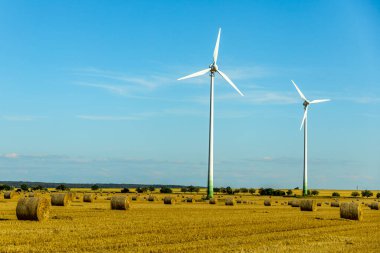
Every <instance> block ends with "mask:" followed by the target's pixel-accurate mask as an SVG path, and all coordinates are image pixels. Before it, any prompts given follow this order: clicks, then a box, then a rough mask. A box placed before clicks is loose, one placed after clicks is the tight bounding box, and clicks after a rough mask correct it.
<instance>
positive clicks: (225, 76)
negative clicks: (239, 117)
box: [217, 70, 244, 96]
mask: <svg viewBox="0 0 380 253" xmlns="http://www.w3.org/2000/svg"><path fill="white" fill-rule="evenodd" d="M217 71H218V73H219V74H220V75H221V76H222V77H223V78H224V80H226V81H227V82H228V83H229V84H231V86H232V87H233V88H234V89H235V90H236V91H237V92H239V94H240V95H242V96H244V95H243V93H241V91H240V90H239V89H238V87H236V85H235V84H234V83H233V82H232V81H231V79H229V78H228V76H227V75H226V74H224V73H223V72H222V71H220V70H217Z"/></svg>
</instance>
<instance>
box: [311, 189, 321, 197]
mask: <svg viewBox="0 0 380 253" xmlns="http://www.w3.org/2000/svg"><path fill="white" fill-rule="evenodd" d="M311 195H312V196H318V195H319V191H317V190H312V191H311Z"/></svg>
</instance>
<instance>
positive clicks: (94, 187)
mask: <svg viewBox="0 0 380 253" xmlns="http://www.w3.org/2000/svg"><path fill="white" fill-rule="evenodd" d="M91 190H93V191H97V190H99V185H97V184H94V185H93V186H91Z"/></svg>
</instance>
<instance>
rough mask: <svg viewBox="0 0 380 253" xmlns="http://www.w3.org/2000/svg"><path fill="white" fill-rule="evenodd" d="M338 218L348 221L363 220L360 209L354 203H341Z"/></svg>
mask: <svg viewBox="0 0 380 253" xmlns="http://www.w3.org/2000/svg"><path fill="white" fill-rule="evenodd" d="M340 218H343V219H349V220H359V221H361V220H363V212H362V207H361V206H360V205H358V204H356V203H348V202H346V203H341V205H340Z"/></svg>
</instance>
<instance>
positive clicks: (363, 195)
mask: <svg viewBox="0 0 380 253" xmlns="http://www.w3.org/2000/svg"><path fill="white" fill-rule="evenodd" d="M372 196H373V193H372V192H371V191H369V190H364V191H362V197H367V198H369V197H372Z"/></svg>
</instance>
